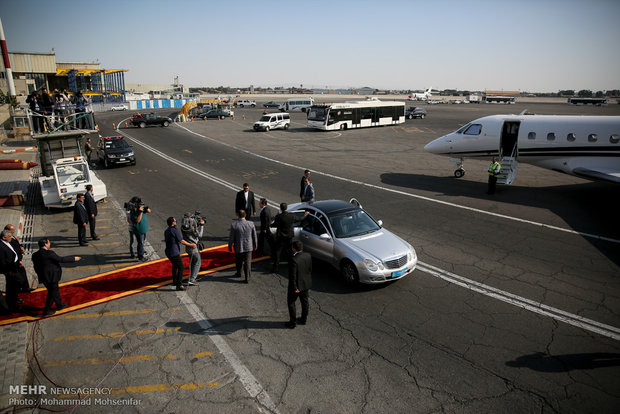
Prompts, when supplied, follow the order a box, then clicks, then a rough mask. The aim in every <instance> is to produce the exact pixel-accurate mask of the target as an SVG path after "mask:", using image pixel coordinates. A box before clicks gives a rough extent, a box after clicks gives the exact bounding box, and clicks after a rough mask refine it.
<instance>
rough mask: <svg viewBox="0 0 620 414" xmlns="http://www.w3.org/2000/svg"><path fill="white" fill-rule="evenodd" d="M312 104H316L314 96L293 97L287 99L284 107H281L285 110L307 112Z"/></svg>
mask: <svg viewBox="0 0 620 414" xmlns="http://www.w3.org/2000/svg"><path fill="white" fill-rule="evenodd" d="M312 105H314V99H312V98H291V99H289V100H287V101H286V105H285V107H284V108H282V109H280V110H281V111H282V112H284V111H301V112H306V111H307V110H308V109H309V108H310V107H311V106H312Z"/></svg>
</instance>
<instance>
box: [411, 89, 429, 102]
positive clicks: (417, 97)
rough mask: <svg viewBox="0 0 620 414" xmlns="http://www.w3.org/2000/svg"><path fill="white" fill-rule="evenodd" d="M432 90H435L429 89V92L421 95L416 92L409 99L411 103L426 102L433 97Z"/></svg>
mask: <svg viewBox="0 0 620 414" xmlns="http://www.w3.org/2000/svg"><path fill="white" fill-rule="evenodd" d="M432 90H433V88H428V89H427V90H425V91H424V92H421V93H417V92H414V93H412V94H411V95H409V97H408V98H407V99H408V100H410V101H426V100H428V99H429V98H430V97H431V96H432V95H431V94H432Z"/></svg>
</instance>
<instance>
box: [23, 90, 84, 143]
mask: <svg viewBox="0 0 620 414" xmlns="http://www.w3.org/2000/svg"><path fill="white" fill-rule="evenodd" d="M26 103H27V104H28V105H29V107H30V112H31V114H32V129H33V132H34V133H45V132H46V131H52V130H55V129H63V130H68V129H92V128H93V127H94V120H93V116H92V112H90V108H89V101H88V98H87V97H86V96H85V95H84V94H83V93H82V92H81V91H77V92H75V93H73V94H70V93H69V92H68V91H67V90H66V89H62V90H59V89H54V91H53V92H52V94H51V95H50V93H49V92H48V91H47V88H42V89H41V91H40V92H39V91H34V92H32V93H31V94H30V95H29V96H28V98H26Z"/></svg>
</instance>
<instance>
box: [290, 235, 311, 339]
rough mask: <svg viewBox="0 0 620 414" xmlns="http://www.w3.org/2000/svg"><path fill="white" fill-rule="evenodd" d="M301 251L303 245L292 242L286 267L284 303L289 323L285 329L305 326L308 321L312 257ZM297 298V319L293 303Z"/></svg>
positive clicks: (298, 242)
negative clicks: (286, 286) (286, 304)
mask: <svg viewBox="0 0 620 414" xmlns="http://www.w3.org/2000/svg"><path fill="white" fill-rule="evenodd" d="M302 250H303V244H302V243H301V242H300V241H294V242H293V245H292V246H291V251H292V253H293V257H292V258H291V260H290V261H289V265H288V294H287V296H286V301H287V303H288V314H289V321H288V322H287V323H286V327H287V328H289V329H293V328H295V326H297V324H300V325H305V324H306V320H307V319H308V309H309V307H310V305H309V300H308V299H309V290H310V288H311V287H312V257H311V256H310V254H309V253H306V252H304V251H302ZM297 298H299V301H300V302H301V317H300V318H299V319H297V310H296V309H295V302H296V301H297Z"/></svg>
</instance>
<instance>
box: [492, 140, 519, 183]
mask: <svg viewBox="0 0 620 414" xmlns="http://www.w3.org/2000/svg"><path fill="white" fill-rule="evenodd" d="M516 155H517V146H516V145H515V146H514V148H513V150H512V154H510V156H502V157H500V159H499V164H500V165H501V166H502V168H501V170H500V172H499V175H498V176H497V183H498V184H506V185H510V184H512V182H513V181H514V179H515V176H516V175H517V166H518V165H519V161H517V157H516Z"/></svg>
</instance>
